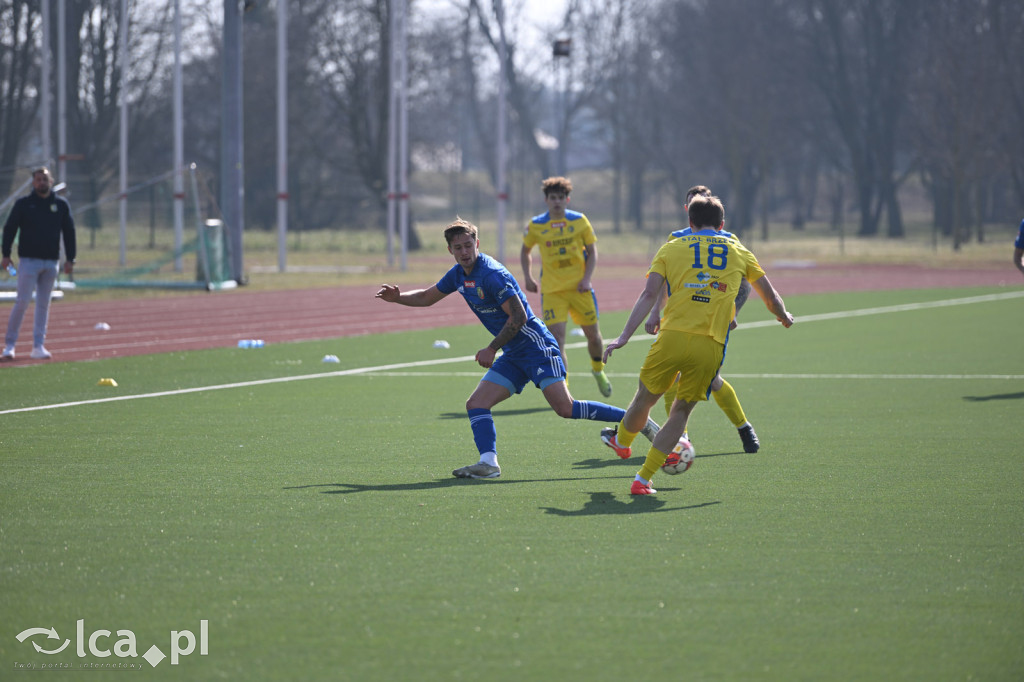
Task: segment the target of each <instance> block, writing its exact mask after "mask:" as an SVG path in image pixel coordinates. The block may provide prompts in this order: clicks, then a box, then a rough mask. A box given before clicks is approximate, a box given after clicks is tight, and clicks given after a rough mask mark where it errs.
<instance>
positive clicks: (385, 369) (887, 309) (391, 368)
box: [0, 291, 1024, 415]
mask: <svg viewBox="0 0 1024 682" xmlns="http://www.w3.org/2000/svg"><path fill="white" fill-rule="evenodd" d="M1021 297H1024V291H1008V292H1005V293H999V294H986V295H983V296H970V297H967V298H953V299H947V300H943V301H927V302H924V303H906V304H902V305H892V306H884V307H879V308H863V309H861V310H845V311H841V312H835V313H823V314H820V315H806V316H802V317H798V318H797V324H803V323H806V322H820V321H823V320H835V319H842V318H845V317H861V316H864V315H881V314H885V313H898V312H907V311H912V310H924V309H928V308H944V307H948V306H955V305H970V304H973V303H988V302H991V301H1005V300H1008V299H1013V298H1021ZM776 324H778V322H777V321H776V320H761V321H758V322H750V323H745V324H743V325H742V328H743V329H753V328H756V327H769V326H772V325H776ZM635 338H636V339H637V340H641V339H649V338H652V337H650V336H649V335H646V334H643V335H640V336H637V337H635ZM584 346H586V342H579V343H574V344H569V345H567V346H566V347H567V348H583V347H584ZM474 361H475V357H474V356H472V355H464V356H460V357H455V358H439V359H435V360H418V361H415V362H400V363H396V364H393V365H378V366H376V367H356V368H353V369H343V370H338V371H336V372H320V373H317V374H303V375H300V376H291V377H277V378H274V379H257V380H253V381H240V382H237V383H232V384H214V385H212V386H195V387H193V388H179V389H175V390H173V391H157V392H155V393H140V394H136V395H124V396H115V397H112V398H96V399H93V400H77V401H73V402H66V403H54V404H51V405H35V406H33V407H19V408H14V409H10V410H0V415H4V414H18V413H21V412H38V411H40V410H55V409H58V408H62V407H79V406H81V405H99V404H102V403H115V402H122V401H125V400H142V399H144V398H164V397H168V396H176V395H185V394H188V393H203V392H205V391H221V390H224V389H229V388H247V387H250V386H265V385H269V384H283V383H288V382H292V381H306V380H308V379H329V378H333V377H344V376H354V375H359V374H374V375H378V376H388V373H389V372H396V370H405V369H411V368H413V367H431V366H434V365H447V364H455V363H459V362H474ZM415 374H417V375H420V376H423V375H424V374H423V373H415ZM439 374H440V375H441V376H456V374H455V373H453V372H443V373H439ZM465 374H468V373H465ZM462 375H463V373H459V374H458V376H462ZM394 376H404V374H397V373H396V374H394ZM471 376H480V375H479V373H474V374H472V375H471ZM612 376H635V375H632V374H621V375H616V374H613V375H612ZM729 376H730V377H736V378H744V379H999V380H1004V379H1005V380H1020V379H1022V378H1024V377H1022V376H1021V375H1017V374H977V375H973V374H730V375H729Z"/></svg>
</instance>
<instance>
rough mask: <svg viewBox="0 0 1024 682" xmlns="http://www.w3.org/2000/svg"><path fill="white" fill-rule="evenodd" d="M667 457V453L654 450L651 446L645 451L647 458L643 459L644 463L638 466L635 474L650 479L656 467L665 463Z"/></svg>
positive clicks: (656, 471) (656, 470)
mask: <svg viewBox="0 0 1024 682" xmlns="http://www.w3.org/2000/svg"><path fill="white" fill-rule="evenodd" d="M666 457H668V453H665V452H662V451H661V450H656V449H655V448H654V447H653V446H652V447H651V449H650V450H648V451H647V459H646V460H644V465H643V466H642V467H640V471H638V472H637V476H639V477H640V478H642V479H644V480H646V481H650V480H651V479H652V478H653V477H654V474H656V473H658V469H660V468H661V465H662V464H664V463H665V458H666Z"/></svg>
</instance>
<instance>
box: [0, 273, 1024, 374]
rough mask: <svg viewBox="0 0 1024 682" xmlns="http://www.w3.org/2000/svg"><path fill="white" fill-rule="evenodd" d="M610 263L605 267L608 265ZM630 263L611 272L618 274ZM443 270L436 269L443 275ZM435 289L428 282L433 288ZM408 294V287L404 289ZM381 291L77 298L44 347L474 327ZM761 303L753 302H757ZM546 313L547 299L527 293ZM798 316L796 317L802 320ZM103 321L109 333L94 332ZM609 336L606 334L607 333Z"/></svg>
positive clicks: (782, 278)
mask: <svg viewBox="0 0 1024 682" xmlns="http://www.w3.org/2000/svg"><path fill="white" fill-rule="evenodd" d="M603 263H604V264H607V263H608V259H605V260H604V261H603ZM632 265H633V264H632V263H631V262H622V263H616V264H615V267H614V268H610V267H609V268H606V269H607V270H608V271H614V272H615V273H621V272H622V271H623V269H624V268H625V269H628V268H629V267H632ZM646 266H647V263H646V262H642V261H641V260H637V261H636V263H635V267H636V272H637V276H636V277H633V278H627V279H624V278H621V277H620V276H609V277H608V278H601V277H600V276H598V277H597V278H596V279H595V288H596V290H597V293H598V300H599V301H600V304H601V309H602V310H603V311H605V312H608V311H620V310H629V309H630V308H631V307H632V306H633V303H634V302H635V301H636V297H637V295H638V294H639V293H640V290H641V288H642V287H643V281H644V273H645V272H646ZM442 273H443V266H442V267H441V268H439V270H438V273H437V274H438V277H440V275H441V274H442ZM769 277H770V278H771V280H772V283H773V284H774V285H775V288H776V289H777V290H778V291H779V292H780V293H781V294H782V295H783V296H784V297H785V296H793V295H797V294H810V293H824V292H837V291H866V290H890V289H892V290H896V289H924V288H935V287H950V288H955V287H977V286H991V287H1007V286H1020V285H1021V284H1022V280H1021V276H1020V273H1019V272H1017V271H1016V270H1014V269H1013V268H1010V267H1007V268H1005V269H1003V270H996V269H980V268H975V269H930V268H925V267H914V266H821V267H801V268H783V267H779V266H774V267H771V268H769ZM432 283H433V282H424V283H423V285H424V286H428V285H430V284H432ZM405 288H409V287H405ZM376 291H377V287H376V286H352V287H336V288H329V289H304V290H289V291H251V290H248V291H247V290H245V289H244V288H243V289H237V290H228V291H219V292H213V293H208V292H204V291H196V292H189V293H183V294H180V295H173V296H162V297H156V298H151V297H150V298H139V299H119V300H112V301H96V302H91V301H85V302H76V301H74V300H73V299H74V297H75V295H74V293H71V294H69V295H67V296H66V297H65V298H64V299H62V300H57V301H54V302H53V304H52V305H51V307H50V328H49V331H48V334H47V339H46V346H47V348H48V349H49V350H50V351H51V352H52V353H53V360H50V362H75V361H82V360H96V359H100V358H111V357H119V356H125V355H142V354H146V353H166V352H173V351H183V350H197V349H205V348H217V347H231V346H237V344H238V341H239V340H240V339H263V340H264V341H265V342H266V343H268V344H274V343H284V342H288V341H300V340H312V339H327V338H336V337H341V336H355V335H359V334H378V333H383V332H394V331H402V330H409V329H427V328H433V327H442V326H449V325H458V324H470V323H473V322H475V319H476V318H475V317H474V316H473V314H472V313H471V312H469V309H468V308H467V307H466V305H465V303H463V302H462V301H461V300H460V297H458V296H449V297H448V298H447V299H445V300H444V301H442V302H441V303H439V304H437V305H435V306H433V307H432V308H430V309H429V310H420V309H415V308H403V307H399V306H395V305H389V304H387V303H384V302H383V301H379V300H377V299H375V298H374V294H375V293H376ZM754 297H755V298H756V295H755V296H754ZM528 298H529V301H530V305H531V306H533V308H534V309H535V310H536V309H538V308H539V303H540V298H539V296H538V295H536V294H529V295H528ZM12 305H13V303H10V302H6V303H3V304H0V324H2V325H3V326H4V328H5V329H6V323H7V316H8V314H9V311H10V309H11V306H12ZM799 314H800V311H799V310H796V311H795V315H796V316H797V318H798V319H799ZM33 315H34V311H33V310H32V308H31V307H30V308H29V311H28V313H27V314H26V315H25V321H24V323H23V324H22V328H21V336H20V338H19V341H18V345H17V352H18V356H17V359H16V360H15V361H14V362H9V363H4V364H3V365H0V367H2V366H7V367H10V366H17V365H24V364H28V363H35V362H40V361H37V360H30V359H29V357H28V355H29V351H31V335H32V319H33ZM99 323H106V324H108V325H110V330H109V331H103V330H98V329H96V325H97V324H99ZM605 333H606V334H607V333H608V331H607V330H606V332H605Z"/></svg>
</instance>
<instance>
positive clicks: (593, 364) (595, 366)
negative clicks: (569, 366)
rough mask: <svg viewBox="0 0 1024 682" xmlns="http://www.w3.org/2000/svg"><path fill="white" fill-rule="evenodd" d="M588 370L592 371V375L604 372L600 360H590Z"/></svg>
mask: <svg viewBox="0 0 1024 682" xmlns="http://www.w3.org/2000/svg"><path fill="white" fill-rule="evenodd" d="M590 369H592V370H593V371H594V374H597V373H599V372H603V371H604V363H603V362H601V361H600V360H595V359H594V358H590Z"/></svg>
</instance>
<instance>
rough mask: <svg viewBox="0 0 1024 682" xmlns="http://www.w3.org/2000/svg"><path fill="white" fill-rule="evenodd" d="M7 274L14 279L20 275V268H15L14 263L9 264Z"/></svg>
mask: <svg viewBox="0 0 1024 682" xmlns="http://www.w3.org/2000/svg"><path fill="white" fill-rule="evenodd" d="M7 274H8V275H10V276H11V277H14V276H15V275H17V274H18V268H16V267H14V263H8V264H7Z"/></svg>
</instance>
